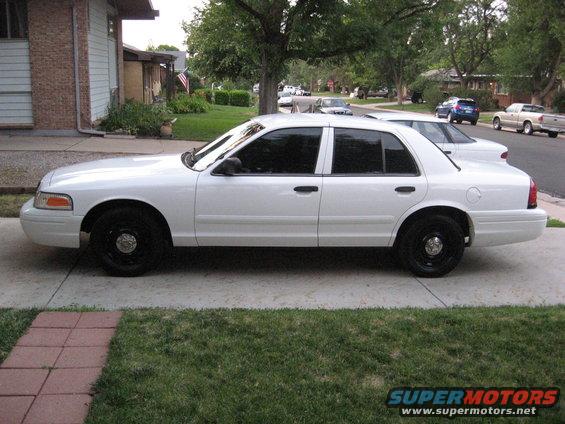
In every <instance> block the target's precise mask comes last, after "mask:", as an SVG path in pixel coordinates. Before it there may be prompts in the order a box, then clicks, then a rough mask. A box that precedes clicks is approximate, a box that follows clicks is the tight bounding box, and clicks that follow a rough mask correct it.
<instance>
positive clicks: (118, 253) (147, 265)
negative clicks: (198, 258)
mask: <svg viewBox="0 0 565 424" xmlns="http://www.w3.org/2000/svg"><path fill="white" fill-rule="evenodd" d="M120 237H122V243H121V244H120V243H119V239H120ZM90 245H91V246H92V249H93V250H94V254H95V255H96V258H97V259H98V261H99V263H100V265H101V266H102V268H104V270H105V271H106V272H107V273H108V274H110V275H115V276H119V277H135V276H138V275H142V274H144V273H146V272H147V271H149V270H151V269H153V268H155V267H156V266H157V265H158V264H159V263H160V262H161V259H162V257H163V254H164V252H165V251H166V250H167V248H168V247H169V246H170V244H169V239H168V238H167V237H166V233H165V229H164V228H163V226H162V224H161V223H160V221H159V220H158V219H157V217H155V214H154V213H152V212H150V211H147V210H144V209H139V208H133V207H120V208H116V209H112V210H109V211H108V212H106V213H104V214H103V215H102V216H101V217H100V218H98V220H97V221H96V222H95V223H94V226H93V228H92V232H91V234H90ZM120 246H121V247H120ZM130 249H131V251H130Z"/></svg>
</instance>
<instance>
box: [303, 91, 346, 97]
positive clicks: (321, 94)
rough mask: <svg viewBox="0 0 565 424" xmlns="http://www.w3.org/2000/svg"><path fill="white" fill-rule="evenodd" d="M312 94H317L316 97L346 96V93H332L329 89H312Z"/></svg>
mask: <svg viewBox="0 0 565 424" xmlns="http://www.w3.org/2000/svg"><path fill="white" fill-rule="evenodd" d="M312 96H317V97H347V95H346V94H341V93H332V92H331V91H318V92H315V91H312Z"/></svg>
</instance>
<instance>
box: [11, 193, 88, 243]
mask: <svg viewBox="0 0 565 424" xmlns="http://www.w3.org/2000/svg"><path fill="white" fill-rule="evenodd" d="M82 218H83V217H82V216H75V215H73V212H72V211H53V210H46V209H36V208H34V207H33V199H30V200H28V201H27V202H26V203H25V204H24V205H23V206H22V209H21V210H20V223H21V225H22V228H23V230H24V233H25V234H26V236H28V238H29V239H30V240H31V241H33V242H34V243H37V244H43V245H46V246H57V247H74V248H78V247H80V226H81V222H82Z"/></svg>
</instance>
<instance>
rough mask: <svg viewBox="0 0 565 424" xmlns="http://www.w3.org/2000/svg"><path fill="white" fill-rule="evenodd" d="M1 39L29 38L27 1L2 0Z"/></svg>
mask: <svg viewBox="0 0 565 424" xmlns="http://www.w3.org/2000/svg"><path fill="white" fill-rule="evenodd" d="M0 38H27V2H26V0H0Z"/></svg>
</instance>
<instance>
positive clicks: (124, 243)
mask: <svg viewBox="0 0 565 424" xmlns="http://www.w3.org/2000/svg"><path fill="white" fill-rule="evenodd" d="M116 248H117V249H118V250H119V251H120V252H121V253H126V254H128V253H132V252H133V251H134V250H135V249H136V248H137V240H136V238H135V237H134V236H133V235H131V234H128V233H124V234H120V235H119V236H118V238H117V239H116Z"/></svg>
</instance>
